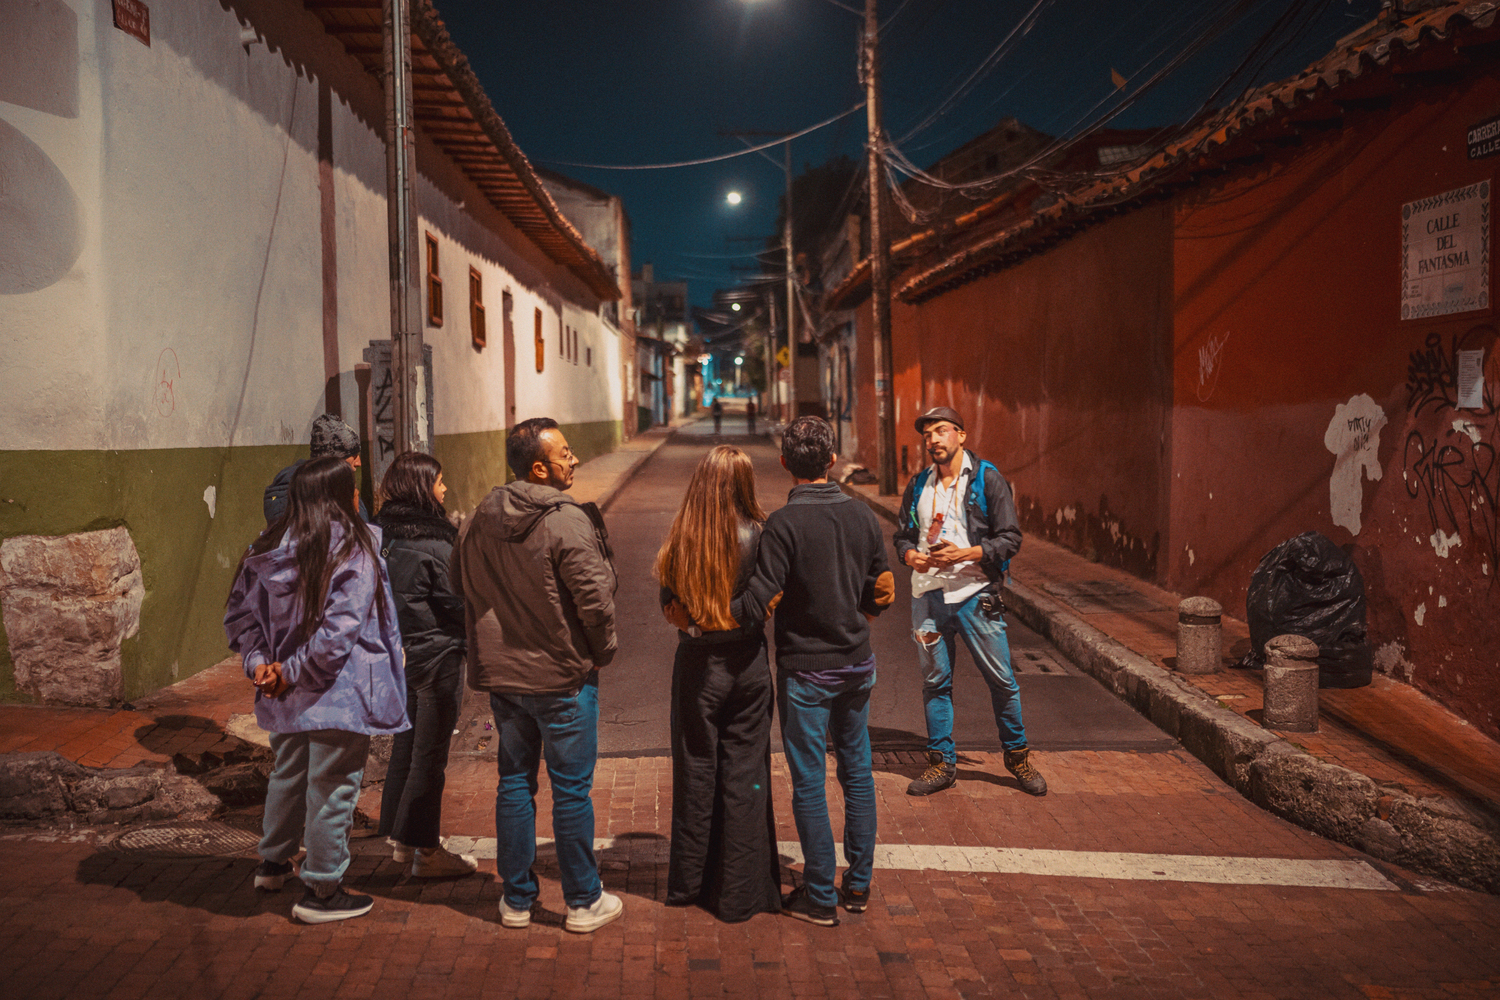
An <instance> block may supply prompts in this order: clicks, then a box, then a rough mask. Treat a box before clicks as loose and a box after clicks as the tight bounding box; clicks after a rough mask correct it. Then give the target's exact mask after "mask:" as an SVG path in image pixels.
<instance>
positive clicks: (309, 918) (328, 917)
mask: <svg viewBox="0 0 1500 1000" xmlns="http://www.w3.org/2000/svg"><path fill="white" fill-rule="evenodd" d="M373 909H375V901H374V900H373V899H372V900H370V903H369V905H368V906H362V907H360V908H359V909H357V910H304V909H303V908H302V904H301V903H298V904H297V905H296V906H294V907H292V916H294V917H296V918H297V919H298V920H300V921H302V922H303V923H304V924H331V923H333V922H334V921H335V920H352V919H354V918H355V917H362V916H364V915H365V914H366V913H369V912H370V911H371V910H373Z"/></svg>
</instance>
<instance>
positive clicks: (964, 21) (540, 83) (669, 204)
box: [435, 0, 1380, 305]
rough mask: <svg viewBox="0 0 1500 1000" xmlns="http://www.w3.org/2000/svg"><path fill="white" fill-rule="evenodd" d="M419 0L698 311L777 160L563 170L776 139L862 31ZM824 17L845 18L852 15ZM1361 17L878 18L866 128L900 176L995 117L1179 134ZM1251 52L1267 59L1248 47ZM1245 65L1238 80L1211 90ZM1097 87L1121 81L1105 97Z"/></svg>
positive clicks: (1350, 5)
mask: <svg viewBox="0 0 1500 1000" xmlns="http://www.w3.org/2000/svg"><path fill="white" fill-rule="evenodd" d="M435 2H436V4H437V8H438V11H439V13H440V14H441V15H442V17H443V19H444V21H445V22H446V23H447V25H448V27H449V30H450V31H451V32H452V33H453V36H454V38H455V40H456V41H457V42H458V45H459V46H460V47H461V48H462V49H463V51H464V52H465V53H466V54H467V55H468V57H469V59H470V61H471V63H472V65H473V68H474V70H475V72H476V73H477V74H478V76H479V79H480V81H481V82H482V83H483V85H484V87H485V90H486V91H487V92H488V93H489V96H490V100H491V101H492V102H493V104H494V105H495V108H496V110H498V111H499V112H500V115H501V117H502V118H504V119H505V122H506V124H507V125H508V126H509V128H510V130H511V133H512V135H513V136H514V137H515V139H516V141H517V142H518V143H519V144H520V146H521V148H522V149H523V150H524V151H525V152H526V155H527V156H528V157H530V158H531V160H532V161H533V162H534V163H538V164H541V165H545V166H547V167H549V168H551V169H553V170H557V171H559V172H561V173H565V174H568V175H570V176H573V177H576V178H578V179H580V180H583V181H586V182H587V183H589V184H592V185H594V186H595V187H599V188H602V189H603V190H606V191H610V192H612V193H615V194H619V195H620V196H621V197H623V198H624V201H625V207H626V211H627V212H628V213H629V215H630V219H631V225H632V259H633V262H634V266H635V267H636V269H637V270H639V268H640V266H641V265H642V264H643V263H654V264H655V269H656V277H657V279H658V280H686V281H688V282H689V283H690V285H689V297H690V300H691V302H692V304H694V305H708V304H709V303H710V297H711V295H712V293H713V291H714V289H716V288H720V287H726V286H729V285H732V284H735V283H736V282H739V281H743V280H745V279H746V278H747V277H748V275H749V273H750V270H747V269H753V267H754V261H753V259H752V255H753V253H754V251H755V250H757V249H760V248H761V247H762V246H763V245H764V241H765V239H766V238H767V237H768V236H770V235H771V234H772V232H773V230H774V228H775V219H776V214H777V208H778V198H779V197H780V196H781V194H782V192H783V189H784V186H785V174H784V173H783V171H782V169H781V163H782V157H783V147H782V146H780V145H777V146H776V147H773V148H772V149H771V150H768V151H767V153H768V155H770V156H771V157H772V158H774V162H772V161H770V160H767V159H766V158H765V156H762V155H758V154H754V153H751V154H749V155H745V156H740V157H737V158H735V159H731V160H727V161H723V162H718V163H712V164H707V165H702V166H693V167H682V168H675V169H650V170H605V169H596V168H592V167H581V166H574V165H570V164H579V163H582V164H607V165H639V164H661V163H675V162H680V161H684V160H697V159H702V158H706V157H711V156H717V155H720V154H724V153H730V152H734V151H736V150H740V149H743V148H744V147H745V143H744V141H742V140H741V139H738V138H735V137H734V136H731V135H726V134H724V133H725V132H729V131H736V130H740V131H749V130H760V131H773V132H788V131H797V130H801V129H803V128H806V127H807V126H809V125H813V124H816V123H817V122H819V121H822V120H824V119H826V118H830V117H832V116H834V115H837V114H838V113H840V112H842V111H847V110H848V109H850V108H852V107H853V106H854V105H855V104H856V103H858V102H859V101H860V100H862V99H863V89H862V87H861V86H860V84H859V82H858V80H857V78H856V46H857V41H858V36H859V32H860V30H861V27H862V24H863V18H862V16H858V15H856V14H855V13H852V12H850V11H848V10H845V9H841V6H839V5H838V4H836V3H835V0H554V2H551V3H539V2H528V3H504V4H502V3H497V2H495V0H435ZM840 2H842V3H846V4H847V5H848V6H851V7H857V8H861V9H862V8H863V0H840ZM1379 7H1380V3H1379V0H1240V2H1229V0H1220V2H1212V0H1207V2H1206V0H1112V2H1111V0H905V2H903V0H880V17H881V20H882V22H883V23H884V24H885V25H886V26H885V28H884V29H883V31H882V35H881V62H882V68H881V78H882V80H881V82H882V86H881V92H882V99H883V102H884V109H883V110H884V117H885V126H886V131H887V133H888V135H889V136H890V137H891V138H892V139H893V140H894V141H895V142H896V144H897V145H898V146H899V147H900V148H901V150H902V151H904V152H905V154H906V155H907V157H908V158H909V159H910V160H911V161H913V162H914V163H916V164H918V165H921V166H928V165H930V164H931V163H932V162H933V161H935V160H937V159H938V158H940V157H941V156H943V155H944V154H945V153H947V152H949V151H951V150H953V149H954V148H956V147H958V146H961V145H962V144H963V143H965V142H966V141H968V140H969V139H971V138H973V137H975V136H976V135H978V134H980V133H981V132H983V131H985V130H986V129H988V128H990V127H991V126H993V125H994V124H996V123H997V122H998V121H999V120H1000V119H1001V118H1004V117H1007V116H1014V117H1016V118H1018V119H1020V120H1021V121H1022V122H1024V123H1026V124H1027V125H1030V126H1032V127H1033V128H1036V129H1040V130H1042V131H1044V132H1047V133H1049V134H1053V135H1062V136H1067V135H1072V134H1076V133H1077V132H1078V131H1079V129H1081V128H1085V127H1087V126H1089V125H1092V124H1093V123H1095V122H1097V121H1099V120H1100V119H1101V118H1102V117H1104V116H1105V115H1106V114H1108V113H1109V112H1111V111H1113V110H1115V109H1116V108H1121V107H1123V110H1121V111H1120V113H1119V114H1118V115H1117V116H1116V117H1114V118H1112V119H1110V121H1109V124H1110V125H1111V126H1114V127H1120V128H1145V127H1155V126H1160V125H1163V124H1170V123H1174V122H1178V121H1181V120H1183V119H1185V118H1187V117H1188V116H1190V115H1191V114H1193V113H1194V112H1196V111H1197V110H1198V109H1199V108H1200V107H1201V106H1202V104H1203V103H1204V102H1205V101H1206V100H1207V99H1208V98H1209V97H1210V95H1212V94H1213V93H1214V92H1215V90H1216V89H1218V88H1220V87H1222V86H1223V85H1224V84H1225V83H1226V80H1229V81H1232V89H1231V90H1228V91H1226V96H1225V97H1224V98H1223V99H1222V100H1220V101H1219V102H1218V103H1223V102H1224V100H1228V99H1232V98H1233V97H1234V96H1237V95H1238V94H1239V93H1242V92H1243V90H1244V89H1245V88H1246V87H1247V86H1250V85H1253V84H1256V83H1262V82H1266V81H1268V80H1275V79H1280V78H1283V77H1286V76H1290V75H1292V74H1294V73H1296V72H1297V71H1299V70H1301V69H1302V68H1303V67H1304V66H1306V65H1307V64H1308V63H1309V62H1311V61H1312V60H1313V59H1316V58H1318V57H1319V56H1321V55H1323V54H1324V53H1326V52H1327V51H1329V49H1330V48H1331V47H1332V45H1333V43H1334V42H1335V41H1336V40H1337V39H1339V38H1341V37H1343V36H1344V35H1346V34H1348V33H1350V32H1352V31H1354V30H1355V29H1356V28H1358V27H1359V26H1360V25H1362V24H1364V23H1365V22H1367V21H1369V20H1370V19H1372V18H1373V17H1375V16H1376V14H1377V13H1378V11H1379ZM1028 24H1029V28H1027V27H1025V26H1026V25H1028ZM1278 24H1279V27H1277V26H1278ZM1018 25H1020V26H1022V27H1021V28H1020V29H1018ZM1273 29H1274V30H1273ZM1267 35H1269V36H1270V37H1272V38H1273V39H1274V44H1271V45H1269V46H1262V47H1261V48H1260V49H1257V48H1256V45H1257V43H1258V42H1260V41H1261V40H1262V39H1263V37H1265V36H1267ZM1008 36H1009V37H1010V42H1009V44H1008V45H1003V43H1005V42H1006V39H1007V37H1008ZM1002 46H1003V47H1002ZM1200 46H1201V47H1200ZM997 48H999V55H998V57H996V58H992V55H993V54H994V53H995V52H996V50H997ZM1194 49H1196V54H1194V55H1191V56H1190V57H1189V58H1187V59H1186V60H1184V61H1182V63H1181V65H1180V66H1177V67H1176V68H1172V63H1173V62H1174V61H1175V60H1177V59H1178V58H1179V57H1180V56H1181V55H1182V54H1183V53H1185V52H1190V51H1193V50H1194ZM1247 56H1248V57H1250V58H1249V64H1248V66H1246V67H1245V69H1243V70H1242V71H1241V72H1240V74H1239V75H1238V76H1231V74H1232V72H1233V71H1234V70H1235V68H1236V67H1237V66H1240V65H1241V64H1242V63H1243V62H1244V61H1245V60H1246V59H1247ZM985 67H988V69H987V70H986V69H985ZM977 70H978V71H980V72H978V73H977V74H976V71H977ZM1164 70H1169V71H1168V72H1165V74H1164V79H1162V80H1161V82H1159V83H1157V84H1155V85H1154V86H1152V87H1149V88H1146V89H1145V90H1144V92H1141V90H1142V85H1143V84H1144V83H1145V82H1146V81H1147V80H1148V79H1149V78H1151V77H1152V76H1153V75H1154V74H1157V73H1159V72H1162V71H1164ZM1112 71H1113V72H1114V73H1118V74H1119V75H1120V76H1121V77H1123V78H1124V79H1125V80H1126V86H1125V87H1124V88H1123V89H1120V88H1117V87H1116V85H1115V83H1114V82H1112ZM971 77H972V78H973V79H972V81H970V78H971ZM966 81H970V85H969V86H968V88H967V90H966V92H965V93H964V94H963V95H962V97H961V99H960V100H958V101H956V102H950V101H949V98H950V97H952V96H953V95H954V94H955V93H956V92H958V91H960V88H961V87H963V86H964V85H965V83H966ZM945 103H947V104H948V106H947V108H946V110H944V105H945ZM937 112H941V113H937ZM864 135H865V117H864V111H863V110H860V111H858V112H856V113H854V114H852V115H849V116H848V117H846V118H844V119H842V120H841V121H839V122H837V123H835V124H833V125H830V126H828V127H827V128H824V129H821V130H819V131H817V132H814V133H812V134H811V135H808V136H805V137H803V138H801V139H798V140H796V141H795V142H793V144H792V157H793V166H794V169H795V170H797V171H800V170H801V169H802V168H803V167H804V166H806V165H809V164H817V163H822V162H823V161H825V160H827V159H829V158H830V157H832V156H834V155H837V154H839V153H844V154H847V155H849V156H851V157H853V158H855V159H857V160H860V161H861V162H863V161H862V158H863V155H864V154H863V143H864ZM752 141H755V142H764V141H768V139H765V138H761V139H754V140H752ZM731 190H737V191H740V192H742V194H743V196H744V201H743V202H742V203H741V204H740V205H738V206H736V207H731V206H729V205H727V204H726V201H725V195H726V194H727V193H728V192H729V191H731Z"/></svg>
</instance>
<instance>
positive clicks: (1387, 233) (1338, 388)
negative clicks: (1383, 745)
mask: <svg viewBox="0 0 1500 1000" xmlns="http://www.w3.org/2000/svg"><path fill="white" fill-rule="evenodd" d="M1497 110H1500V81H1496V80H1493V79H1489V80H1482V81H1479V82H1475V83H1473V84H1471V85H1467V86H1464V87H1459V88H1457V89H1454V90H1449V91H1448V92H1447V93H1445V94H1444V95H1443V96H1442V99H1441V100H1440V101H1438V100H1434V101H1429V102H1411V101H1409V100H1408V101H1406V102H1405V103H1400V102H1398V104H1397V105H1396V106H1395V108H1394V109H1392V110H1387V111H1371V112H1366V113H1363V114H1359V115H1355V114H1351V118H1350V120H1349V121H1348V122H1346V123H1345V127H1344V128H1343V129H1341V130H1339V131H1337V132H1333V133H1331V134H1330V135H1329V136H1328V137H1327V138H1325V139H1322V140H1321V141H1317V142H1315V143H1311V144H1309V145H1308V146H1305V147H1303V148H1301V149H1300V150H1297V151H1296V155H1295V156H1288V157H1286V158H1285V159H1284V160H1283V161H1281V162H1270V163H1267V164H1263V165H1261V166H1260V167H1258V168H1255V169H1253V170H1250V171H1248V172H1245V171H1241V172H1237V173H1236V174H1235V175H1234V176H1233V179H1232V180H1228V181H1225V182H1221V183H1219V184H1217V185H1208V186H1204V187H1201V188H1198V189H1194V190H1192V191H1190V192H1188V193H1186V194H1184V195H1182V196H1180V197H1179V198H1178V199H1177V202H1176V209H1177V211H1176V235H1175V241H1174V243H1175V245H1174V250H1173V257H1174V262H1175V275H1174V294H1175V313H1176V322H1175V330H1176V336H1175V342H1174V349H1173V350H1174V355H1175V358H1174V364H1175V393H1174V394H1175V398H1176V401H1177V405H1176V407H1175V410H1174V415H1173V419H1172V432H1171V433H1172V451H1173V466H1172V476H1171V521H1170V529H1169V530H1168V532H1167V537H1168V539H1169V540H1170V541H1169V547H1168V550H1167V551H1166V552H1165V553H1164V556H1163V560H1162V575H1163V577H1164V582H1165V583H1166V584H1167V585H1168V586H1169V587H1171V588H1173V589H1175V590H1178V591H1181V592H1183V593H1202V594H1207V595H1209V596H1212V597H1215V598H1217V599H1219V600H1220V601H1222V602H1223V603H1224V604H1225V607H1226V610H1228V611H1229V612H1230V613H1232V614H1236V615H1243V614H1244V608H1245V592H1246V587H1247V585H1248V583H1249V580H1250V575H1251V572H1252V571H1253V570H1254V568H1255V566H1256V563H1257V562H1258V561H1259V560H1260V558H1261V556H1262V555H1263V554H1264V553H1265V552H1266V551H1267V550H1269V549H1270V548H1272V547H1273V546H1275V545H1276V544H1278V543H1279V542H1281V541H1283V540H1285V539H1287V538H1289V537H1291V536H1293V535H1296V534H1299V533H1301V532H1303V531H1307V530H1317V531H1320V532H1322V533H1323V534H1325V535H1327V536H1328V537H1329V538H1331V539H1333V540H1334V541H1335V542H1336V543H1338V544H1340V545H1344V546H1347V547H1349V548H1350V550H1351V551H1352V553H1353V555H1354V558H1355V561H1356V563H1357V564H1358V566H1359V567H1360V571H1361V573H1362V574H1363V575H1364V578H1365V584H1366V593H1367V596H1368V599H1369V605H1370V631H1371V636H1370V638H1371V644H1372V647H1373V648H1374V649H1375V651H1376V662H1377V666H1378V667H1380V669H1382V670H1385V671H1387V672H1389V673H1392V674H1394V675H1396V676H1398V677H1401V678H1403V679H1407V680H1409V681H1411V682H1412V683H1413V684H1415V685H1416V686H1418V687H1420V688H1422V689H1424V690H1426V691H1428V692H1429V693H1431V694H1433V695H1434V696H1436V697H1437V698H1439V699H1440V700H1442V701H1443V702H1445V703H1447V704H1448V705H1449V706H1450V707H1452V708H1453V709H1454V710H1455V711H1458V712H1459V713H1461V714H1463V715H1464V716H1466V717H1467V718H1468V719H1470V720H1471V721H1472V722H1474V723H1475V724H1476V725H1478V726H1480V727H1481V728H1483V729H1484V730H1485V731H1487V732H1488V733H1490V734H1491V735H1500V719H1497V715H1500V652H1497V650H1500V613H1497V612H1500V587H1497V585H1496V579H1497V576H1500V531H1497V525H1496V507H1495V504H1496V501H1497V499H1500V462H1497V461H1496V447H1497V445H1500V433H1497V427H1496V413H1495V400H1496V396H1497V387H1500V367H1497V365H1496V362H1495V359H1494V356H1493V347H1494V345H1495V340H1496V336H1495V318H1494V316H1493V314H1492V313H1491V312H1490V311H1489V310H1485V311H1482V312H1474V313H1466V314H1463V315H1459V316H1444V317H1438V318H1436V319H1431V320H1414V321H1403V320H1401V318H1400V315H1401V311H1400V290H1401V282H1402V275H1401V210H1402V205H1403V204H1404V203H1407V202H1411V201H1415V200H1417V199H1421V198H1425V197H1429V196H1432V195H1437V194H1441V193H1443V192H1445V191H1450V190H1453V189H1455V188H1459V187H1463V186H1466V185H1469V184H1473V183H1476V182H1479V181H1490V182H1491V183H1493V179H1494V176H1495V173H1496V167H1497V165H1500V159H1490V160H1481V161H1477V162H1471V161H1469V160H1468V159H1467V154H1466V147H1465V133H1466V131H1467V129H1468V128H1469V127H1471V126H1472V125H1474V124H1476V123H1477V122H1479V121H1481V120H1483V119H1485V118H1488V117H1490V116H1491V115H1493V114H1495V112H1496V111H1497ZM1491 243H1492V244H1493V236H1492V237H1491ZM1490 280H1491V294H1493V291H1494V286H1493V275H1492V276H1491V279H1490ZM1455 346H1463V347H1482V348H1484V349H1485V350H1486V366H1487V367H1486V374H1487V379H1488V382H1489V387H1488V390H1487V393H1486V400H1485V404H1486V405H1485V408H1484V409H1483V410H1481V411H1474V410H1464V411H1457V410H1455V409H1454V408H1453V402H1454V397H1453V393H1454V388H1453V386H1452V384H1451V380H1449V379H1445V377H1444V375H1443V373H1444V372H1445V371H1446V370H1448V367H1449V366H1451V364H1452V352H1453V350H1454V349H1455ZM1360 397H1367V400H1366V399H1362V398H1360ZM1361 417H1364V418H1367V422H1366V423H1364V424H1360V423H1358V421H1359V420H1360V419H1361ZM1351 421H1353V422H1354V423H1351ZM1455 422H1460V423H1463V422H1466V423H1467V427H1462V428H1461V429H1455ZM1361 430H1363V431H1365V432H1366V433H1368V434H1369V435H1370V436H1371V438H1373V439H1378V446H1376V447H1375V448H1374V449H1373V454H1372V456H1371V458H1370V460H1369V462H1368V463H1367V465H1366V466H1365V468H1364V469H1362V468H1361V462H1360V461H1358V460H1357V455H1358V452H1357V451H1356V452H1355V453H1353V455H1352V456H1351V457H1349V458H1345V459H1342V460H1339V461H1337V462H1336V458H1335V454H1334V452H1333V451H1331V450H1330V447H1329V446H1327V445H1325V435H1327V436H1329V437H1330V438H1340V437H1342V436H1347V434H1348V433H1350V432H1353V433H1356V434H1357V433H1359V432H1360V431H1361ZM1333 444H1334V446H1337V441H1335V442H1333ZM1335 501H1338V506H1339V507H1340V508H1341V509H1342V508H1351V509H1352V510H1355V511H1357V512H1358V521H1357V525H1358V532H1357V533H1355V531H1353V530H1351V527H1353V518H1352V517H1351V516H1350V515H1348V514H1344V515H1342V516H1341V517H1340V520H1341V521H1343V522H1344V523H1343V524H1342V525H1341V524H1335V522H1334V514H1333V511H1334V509H1335ZM1439 530H1442V532H1443V535H1441V536H1437V535H1436V532H1438V531H1439ZM1454 538H1456V539H1457V543H1456V544H1454V543H1453V539H1454Z"/></svg>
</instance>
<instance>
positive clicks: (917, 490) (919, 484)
mask: <svg viewBox="0 0 1500 1000" xmlns="http://www.w3.org/2000/svg"><path fill="white" fill-rule="evenodd" d="M931 478H932V466H930V465H929V466H928V467H927V468H925V469H923V470H922V471H921V472H919V473H917V478H916V479H915V480H913V484H912V489H911V513H910V514H909V515H908V516H909V517H910V518H911V526H912V527H913V528H915V527H916V526H917V525H918V524H919V523H920V520H921V519H920V518H919V517H917V503H918V502H919V501H920V500H921V499H922V491H923V490H924V489H926V488H927V480H929V479H931Z"/></svg>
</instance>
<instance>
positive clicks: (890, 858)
mask: <svg viewBox="0 0 1500 1000" xmlns="http://www.w3.org/2000/svg"><path fill="white" fill-rule="evenodd" d="M777 848H778V850H779V851H780V852H781V858H782V861H783V863H785V864H801V863H802V846H801V845H800V844H798V843H797V842H796V841H794V840H783V841H781V842H779V843H778V845H777ZM448 849H449V850H450V851H454V852H456V853H460V854H472V855H474V856H475V857H479V858H487V859H492V858H494V857H495V838H494V837H459V836H454V837H449V838H448ZM668 849H669V848H668V842H667V839H666V838H665V837H619V838H616V837H599V838H596V839H595V841H594V850H595V851H598V852H602V853H605V854H606V855H608V857H607V858H604V859H601V860H602V861H603V862H605V863H606V866H607V867H614V864H613V863H615V862H626V863H634V864H662V865H664V864H666V863H667V854H668ZM835 851H836V852H837V854H838V862H839V864H840V865H843V864H845V861H844V852H843V849H842V848H840V847H837V846H836V847H835ZM537 853H538V856H539V857H548V856H551V855H552V854H553V851H552V841H551V840H549V839H547V838H538V839H537ZM875 867H876V868H877V869H889V870H903V871H945V872H995V873H1000V874H1006V875H1044V876H1051V877H1057V878H1102V879H1126V880H1131V881H1148V882H1150V881H1155V882H1204V883H1211V884H1217V885H1289V886H1305V887H1310V888H1324V889H1368V890H1376V891H1383V892H1392V891H1396V890H1397V889H1398V887H1397V886H1396V885H1395V884H1394V883H1393V882H1391V881H1390V880H1389V879H1387V878H1386V877H1385V876H1384V875H1382V874H1381V873H1380V872H1379V871H1377V870H1376V869H1375V868H1374V867H1373V866H1372V865H1369V864H1367V863H1366V862H1364V861H1358V860H1337V859H1322V860H1308V859H1298V858H1245V857H1211V856H1205V855H1197V854H1128V853H1120V852H1111V851H1050V850H1038V849H1033V848H1020V847H958V846H948V845H940V844H879V845H877V846H876V848H875Z"/></svg>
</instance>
